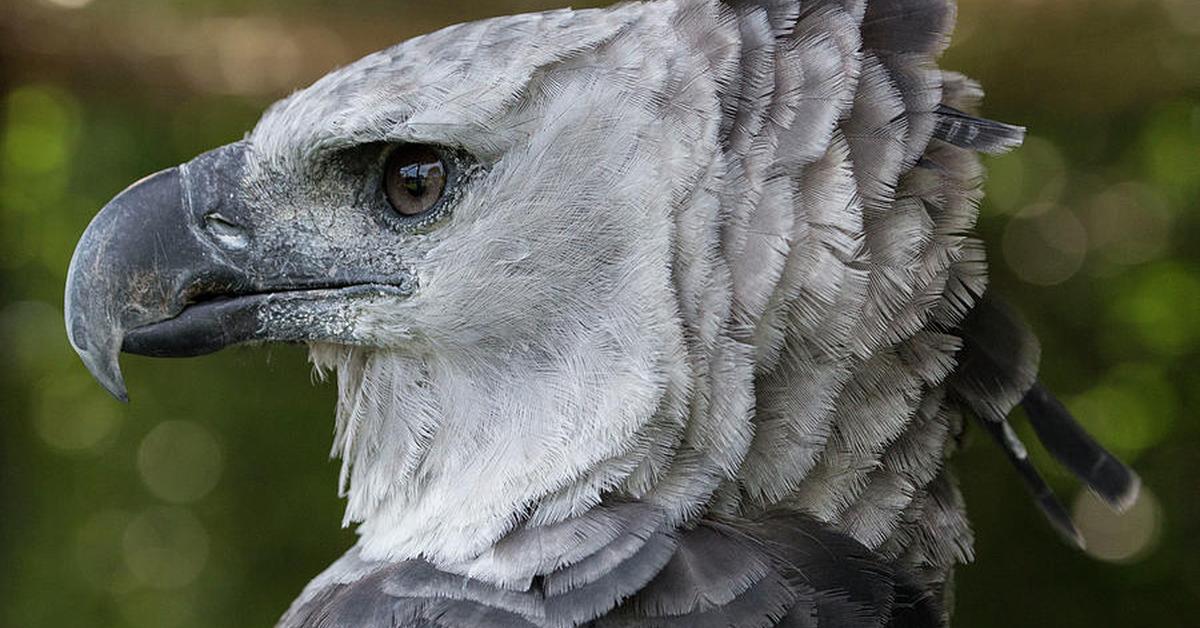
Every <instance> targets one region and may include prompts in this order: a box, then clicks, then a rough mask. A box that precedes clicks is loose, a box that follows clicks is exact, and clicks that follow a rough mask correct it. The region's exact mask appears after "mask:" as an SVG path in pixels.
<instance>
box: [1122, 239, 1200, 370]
mask: <svg viewBox="0 0 1200 628" xmlns="http://www.w3.org/2000/svg"><path fill="white" fill-rule="evenodd" d="M1115 311H1116V315H1117V316H1118V317H1119V318H1120V319H1121V320H1122V321H1123V322H1124V323H1125V324H1126V325H1127V326H1128V327H1131V328H1132V330H1133V331H1134V333H1135V334H1136V336H1137V337H1138V338H1139V339H1140V340H1141V341H1142V342H1143V343H1144V344H1145V345H1146V346H1148V347H1149V348H1151V349H1153V350H1155V351H1157V352H1158V353H1161V354H1164V355H1170V356H1174V355H1183V354H1185V353H1187V352H1188V351H1190V350H1191V349H1192V348H1193V347H1195V345H1196V341H1197V339H1200V325H1197V324H1196V317H1197V312H1200V274H1198V273H1197V272H1196V271H1195V270H1193V269H1191V268H1189V267H1186V266H1183V265H1182V264H1177V263H1171V262H1161V263H1157V264H1153V265H1151V266H1148V267H1146V268H1144V269H1142V270H1141V271H1140V272H1139V273H1137V274H1136V275H1135V276H1134V278H1133V281H1130V282H1128V283H1127V284H1126V285H1125V289H1124V290H1122V291H1121V293H1120V295H1119V296H1118V298H1117V302H1116V304H1115Z"/></svg>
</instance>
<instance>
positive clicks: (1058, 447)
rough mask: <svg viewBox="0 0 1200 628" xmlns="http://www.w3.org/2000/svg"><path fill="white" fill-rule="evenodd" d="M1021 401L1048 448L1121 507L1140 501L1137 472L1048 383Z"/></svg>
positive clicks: (1106, 497)
mask: <svg viewBox="0 0 1200 628" xmlns="http://www.w3.org/2000/svg"><path fill="white" fill-rule="evenodd" d="M1021 405H1022V406H1023V407H1024V408H1025V413H1026V414H1027V415H1028V416H1029V422H1030V424H1031V425H1032V426H1033V429H1034V431H1035V432H1036V433H1037V436H1038V440H1040V441H1041V443H1042V445H1043V446H1045V447H1046V451H1048V452H1050V455H1052V456H1054V458H1055V459H1056V460H1058V461H1059V462H1060V463H1062V465H1063V466H1064V467H1066V468H1067V469H1069V470H1070V471H1071V473H1073V474H1075V476H1076V477H1078V478H1079V479H1080V480H1081V481H1083V482H1084V483H1085V484H1087V485H1088V487H1089V488H1091V489H1092V490H1093V491H1095V493H1096V494H1097V495H1099V496H1100V497H1101V498H1103V499H1104V500H1105V501H1106V502H1108V503H1109V504H1110V505H1111V506H1112V507H1113V508H1115V509H1117V510H1118V511H1125V510H1127V509H1128V508H1129V507H1130V506H1132V505H1133V504H1134V502H1136V501H1137V496H1138V493H1139V491H1140V489H1141V480H1140V479H1139V478H1138V476H1137V474H1136V473H1134V472H1133V470H1132V469H1130V468H1129V467H1128V466H1127V465H1125V463H1123V462H1121V461H1120V460H1119V459H1118V458H1117V457H1116V456H1114V455H1112V454H1111V453H1109V451H1108V450H1106V449H1105V448H1104V447H1103V446H1102V445H1101V444H1100V443H1098V442H1097V441H1096V439H1094V438H1092V435H1091V434H1088V433H1087V431H1086V430H1085V429H1083V426H1081V425H1080V424H1079V422H1078V421H1076V420H1075V417H1073V416H1072V415H1071V413H1070V411H1068V410H1067V408H1066V406H1064V405H1063V404H1062V402H1061V401H1059V400H1058V399H1057V398H1055V397H1054V395H1052V394H1051V393H1050V391H1048V390H1047V389H1046V387H1045V386H1043V385H1042V384H1041V383H1040V382H1039V383H1037V384H1034V386H1033V388H1031V389H1030V390H1029V392H1028V393H1027V394H1026V395H1025V399H1024V400H1023V401H1022V402H1021Z"/></svg>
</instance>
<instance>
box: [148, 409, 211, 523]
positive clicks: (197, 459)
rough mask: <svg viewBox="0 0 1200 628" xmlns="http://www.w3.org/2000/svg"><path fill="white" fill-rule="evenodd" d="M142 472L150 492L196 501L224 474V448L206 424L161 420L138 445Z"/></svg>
mask: <svg viewBox="0 0 1200 628" xmlns="http://www.w3.org/2000/svg"><path fill="white" fill-rule="evenodd" d="M137 467H138V472H139V473H141V476H142V481H143V482H145V484H146V486H147V488H149V489H150V492H152V493H154V495H155V496H157V497H159V498H160V499H163V500H165V501H168V502H172V503H176V504H182V503H187V502H193V501H196V500H198V499H200V498H202V497H204V496H205V495H207V494H208V493H209V491H211V490H212V489H213V487H214V486H216V485H217V480H218V479H220V477H221V448H220V446H219V445H218V444H217V441H216V440H215V439H214V438H213V437H212V435H211V434H209V432H208V430H207V429H205V428H204V427H203V426H201V425H199V424H197V423H192V422H189V421H165V422H163V423H159V424H158V425H157V426H155V428H154V429H153V430H151V431H150V433H149V434H147V435H146V438H144V439H143V440H142V444H141V446H140V447H139V448H138V456H137Z"/></svg>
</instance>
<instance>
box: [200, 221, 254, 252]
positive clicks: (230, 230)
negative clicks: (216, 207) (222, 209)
mask: <svg viewBox="0 0 1200 628" xmlns="http://www.w3.org/2000/svg"><path fill="white" fill-rule="evenodd" d="M204 229H205V230H206V231H208V233H209V235H211V236H212V237H213V239H214V240H216V241H217V244H219V245H221V246H222V247H224V248H226V249H229V250H232V251H240V250H242V249H245V248H246V247H247V246H250V234H249V233H247V232H246V230H245V229H244V228H242V227H240V226H238V225H237V224H235V223H234V222H233V221H231V220H229V219H228V218H226V217H224V216H222V215H221V214H220V213H218V212H212V213H210V214H205V216H204Z"/></svg>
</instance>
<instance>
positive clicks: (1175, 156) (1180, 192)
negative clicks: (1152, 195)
mask: <svg viewBox="0 0 1200 628" xmlns="http://www.w3.org/2000/svg"><path fill="white" fill-rule="evenodd" d="M1198 108H1200V105H1197V103H1189V102H1176V103H1171V104H1168V105H1164V106H1163V107H1161V108H1160V109H1159V110H1158V111H1156V112H1155V113H1154V115H1153V117H1151V118H1150V123H1149V125H1148V126H1147V128H1146V130H1145V133H1144V134H1143V136H1142V146H1143V151H1144V154H1145V167H1146V170H1147V171H1148V172H1147V174H1148V175H1149V176H1150V177H1151V178H1152V179H1153V180H1154V181H1155V182H1157V183H1158V184H1159V185H1161V186H1162V187H1163V188H1164V189H1166V190H1168V191H1170V192H1173V193H1174V194H1176V195H1177V196H1178V197H1180V198H1184V199H1186V198H1189V197H1192V196H1193V195H1195V194H1196V193H1198V192H1200V125H1198V124H1197V118H1196V110H1197V109H1198Z"/></svg>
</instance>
